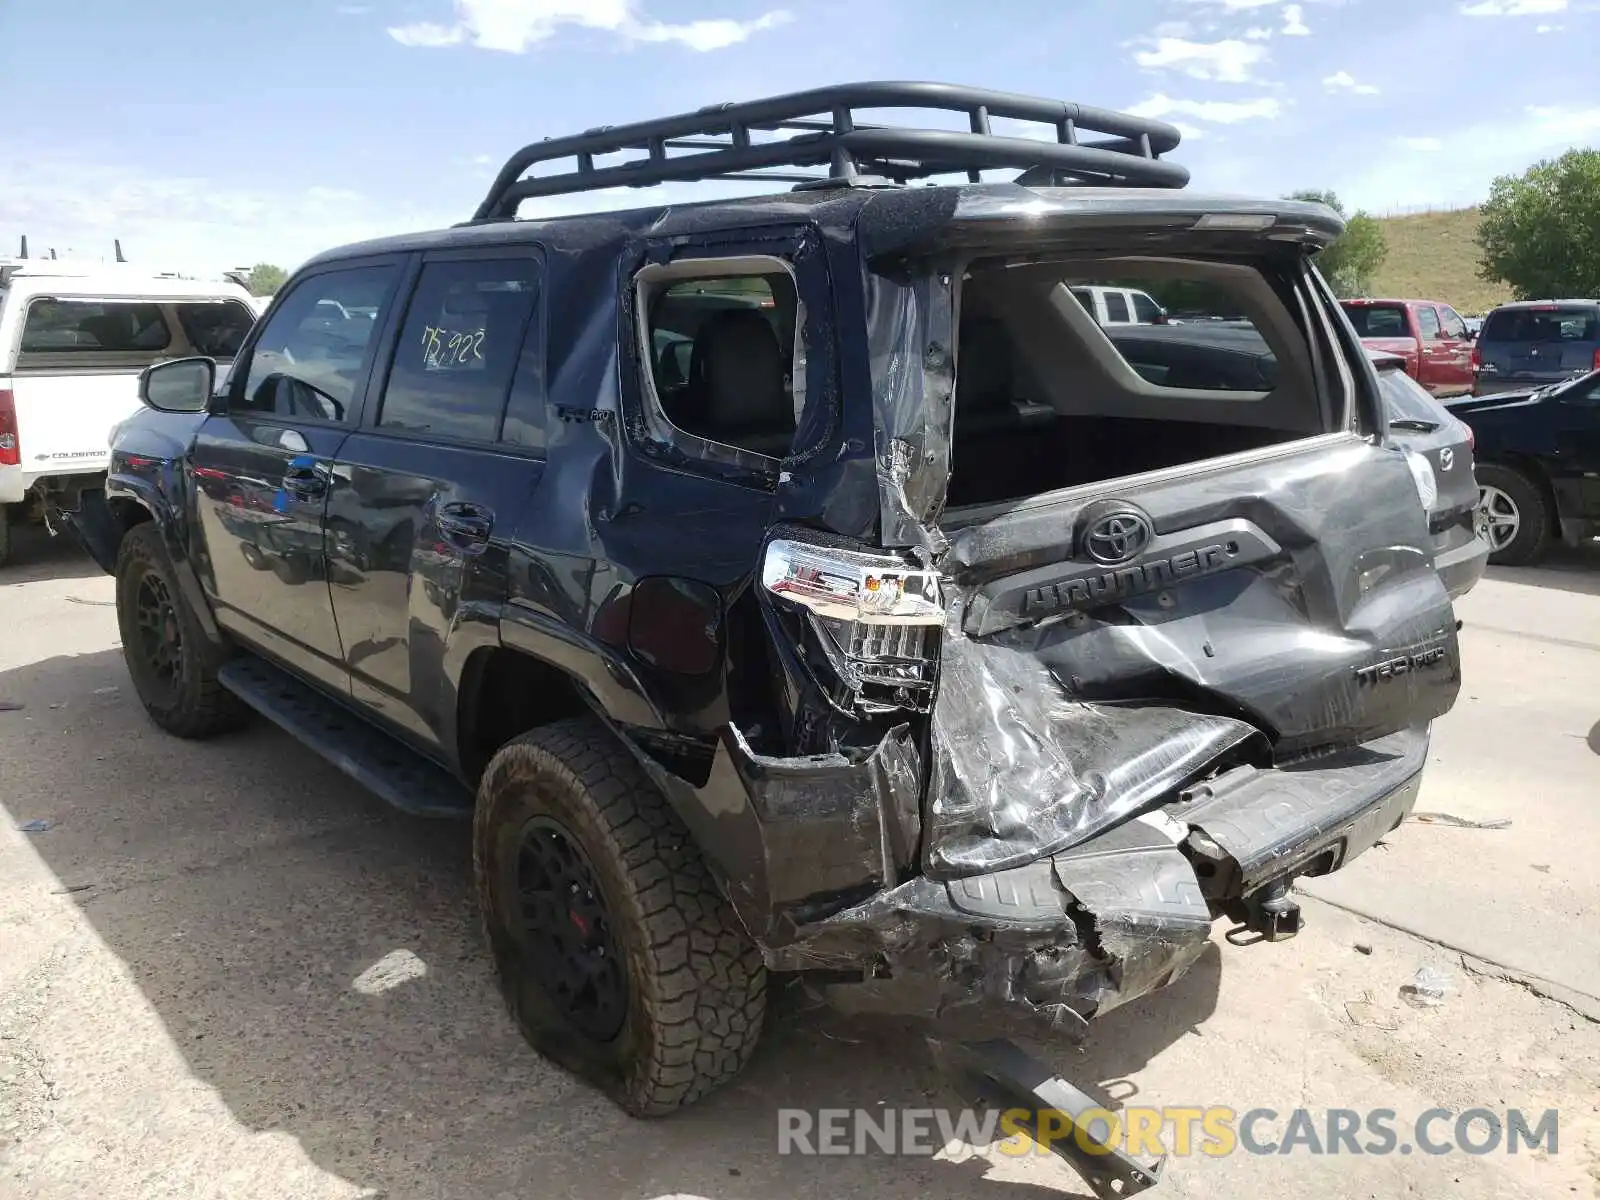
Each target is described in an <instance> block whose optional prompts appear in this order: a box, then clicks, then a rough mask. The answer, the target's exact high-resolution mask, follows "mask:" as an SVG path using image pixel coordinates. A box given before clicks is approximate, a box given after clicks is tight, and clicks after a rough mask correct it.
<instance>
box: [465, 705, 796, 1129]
mask: <svg viewBox="0 0 1600 1200" xmlns="http://www.w3.org/2000/svg"><path fill="white" fill-rule="evenodd" d="M473 863H474V870H475V875H476V882H477V894H478V903H479V907H480V910H481V913H482V917H483V923H484V931H485V933H486V934H487V936H488V941H489V947H490V950H491V952H492V953H493V955H494V959H495V967H496V969H497V971H498V973H499V977H500V988H501V991H502V993H503V994H504V996H505V1000H506V1005H507V1007H508V1008H509V1009H510V1010H511V1015H512V1016H513V1017H514V1018H515V1019H516V1021H517V1024H518V1025H519V1026H520V1028H521V1030H522V1033H523V1036H524V1037H526V1038H527V1040H528V1042H529V1043H530V1044H531V1045H532V1046H533V1047H534V1049H536V1050H537V1051H539V1053H541V1054H543V1055H544V1056H545V1057H546V1058H549V1059H551V1060H552V1061H554V1062H556V1063H558V1064H560V1065H561V1066H563V1067H565V1068H567V1069H568V1070H570V1071H572V1072H573V1073H574V1074H576V1075H578V1076H580V1077H582V1078H584V1079H587V1080H589V1081H590V1082H592V1083H594V1084H596V1085H597V1086H599V1087H600V1088H602V1089H603V1090H604V1091H605V1092H607V1093H608V1094H609V1095H610V1096H611V1098H612V1099H613V1100H615V1101H616V1103H617V1104H618V1105H619V1106H621V1107H622V1108H623V1109H624V1110H625V1111H626V1112H628V1113H631V1114H632V1115H634V1116H637V1117H652V1116H661V1115H664V1114H666V1113H670V1112H672V1111H674V1110H676V1109H679V1108H682V1107H684V1106H685V1105H688V1104H691V1103H693V1102H694V1101H696V1100H699V1099H700V1098H701V1097H703V1096H705V1095H706V1094H708V1093H709V1092H711V1091H712V1090H714V1089H715V1088H717V1087H719V1086H720V1085H722V1084H724V1083H726V1082H727V1081H728V1080H730V1079H732V1078H733V1077H734V1076H735V1075H737V1074H738V1073H739V1071H740V1070H741V1069H743V1067H744V1065H745V1063H746V1062H747V1061H748V1060H749V1058H750V1055H751V1053H752V1052H753V1051H754V1049H755V1046H756V1042H757V1041H758V1040H759V1038H760V1035H761V1022H762V1017H763V1015H764V1012H765V1007H766V972H765V970H764V968H763V966H762V962H761V955H760V953H759V951H758V950H757V949H756V947H755V945H754V944H753V943H752V942H751V941H750V938H749V936H748V935H747V934H746V933H745V931H744V929H743V928H742V927H741V926H740V924H739V920H738V918H737V917H736V916H735V915H734V912H733V910H732V908H731V907H730V906H729V904H728V902H727V900H726V899H724V898H723V896H722V894H721V893H720V892H719V891H718V890H717V887H716V884H715V883H714V882H713V880H712V878H711V875H710V873H709V872H708V871H707V870H706V866H705V863H704V861H703V860H702V859H701V857H700V853H699V850H698V849H697V848H696V846H695V844H694V842H693V841H692V840H691V839H690V837H689V834H688V831H687V830H686V829H684V827H683V825H682V824H681V823H680V822H679V820H678V817H677V814H676V813H674V812H673V811H672V809H671V807H670V806H669V805H668V804H667V802H666V799H665V798H664V797H663V796H662V795H661V793H660V792H659V791H658V790H657V789H656V787H655V786H654V784H653V783H652V782H651V781H650V779H649V777H648V776H647V775H646V774H645V773H644V771H643V769H642V768H641V767H640V766H639V764H638V763H637V762H635V761H634V759H633V757H632V756H631V755H630V754H629V753H628V752H627V750H626V749H625V748H624V747H622V746H621V745H619V744H618V743H617V740H616V738H615V737H614V736H612V735H611V734H610V733H609V731H607V730H606V729H604V728H603V727H601V726H600V725H598V724H597V723H595V722H593V721H585V720H575V721H562V722H558V723H557V724H554V725H548V726H545V727H544V728H542V729H536V730H534V731H533V732H531V733H527V734H524V735H522V736H521V737H519V738H516V739H515V740H513V741H511V742H509V743H508V744H507V745H505V746H503V747H501V749H500V750H499V751H498V752H497V753H496V754H495V756H494V758H493V759H492V760H491V761H490V763H489V766H488V769H487V770H486V771H485V772H484V775H483V781H482V783H481V784H480V785H479V787H478V803H477V811H476V813H475V814H474V819H473Z"/></svg>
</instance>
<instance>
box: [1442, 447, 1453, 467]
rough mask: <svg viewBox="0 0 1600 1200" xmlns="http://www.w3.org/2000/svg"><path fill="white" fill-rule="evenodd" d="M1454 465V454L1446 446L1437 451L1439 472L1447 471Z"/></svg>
mask: <svg viewBox="0 0 1600 1200" xmlns="http://www.w3.org/2000/svg"><path fill="white" fill-rule="evenodd" d="M1455 465H1456V452H1455V451H1454V450H1452V449H1450V447H1449V446H1446V447H1445V448H1444V449H1443V450H1441V451H1439V469H1440V470H1441V471H1448V470H1449V469H1450V468H1451V467H1453V466H1455Z"/></svg>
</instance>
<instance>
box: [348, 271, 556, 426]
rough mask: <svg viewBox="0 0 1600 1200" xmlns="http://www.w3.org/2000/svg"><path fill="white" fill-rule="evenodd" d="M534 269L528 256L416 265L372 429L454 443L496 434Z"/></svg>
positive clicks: (530, 301)
mask: <svg viewBox="0 0 1600 1200" xmlns="http://www.w3.org/2000/svg"><path fill="white" fill-rule="evenodd" d="M537 272H538V263H537V262H536V261H534V260H533V259H531V258H516V259H499V260H495V259H466V260H462V261H458V262H432V263H428V264H427V265H426V266H425V267H423V269H422V275H421V277H420V278H419V279H418V281H417V290H416V294H415V296H414V297H413V298H412V301H411V306H410V309H409V310H408V311H407V313H406V323H405V328H404V329H403V330H401V332H400V344H399V347H398V348H397V349H396V351H395V358H394V369H393V370H392V371H391V372H390V374H389V382H388V385H387V387H386V388H385V389H384V394H383V408H382V409H381V411H380V412H379V414H378V426H379V427H380V428H382V429H388V430H393V431H396V432H401V431H403V432H409V433H415V434H421V435H426V436H429V437H442V438H451V439H455V440H461V441H476V442H492V441H494V440H495V439H496V438H498V437H499V436H500V421H501V416H502V414H503V413H504V411H505V407H506V396H507V394H508V393H509V391H510V388H511V380H512V376H513V375H515V373H516V370H517V364H518V362H519V361H520V360H521V357H522V349H523V342H524V338H525V335H526V333H527V329H528V322H529V319H530V318H531V316H532V315H533V310H534V294H535V290H536V288H537V284H538V280H537Z"/></svg>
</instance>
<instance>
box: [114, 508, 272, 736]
mask: <svg viewBox="0 0 1600 1200" xmlns="http://www.w3.org/2000/svg"><path fill="white" fill-rule="evenodd" d="M140 563H143V564H151V565H153V566H155V568H156V569H157V571H159V572H160V573H161V575H162V576H163V578H164V579H165V581H166V584H167V588H168V590H169V591H170V593H171V595H172V597H173V600H174V601H175V602H176V605H177V610H178V619H179V620H180V621H181V622H182V624H183V646H184V654H185V655H186V656H187V655H192V656H193V658H192V660H191V661H190V662H189V663H188V665H187V670H186V674H187V676H188V678H187V679H186V681H185V687H184V691H183V694H182V695H181V696H180V697H179V699H178V703H177V705H175V706H174V707H172V708H170V709H168V708H158V707H156V706H153V705H151V704H150V703H149V702H148V701H145V700H144V697H143V695H141V696H140V700H141V702H143V703H144V706H145V711H146V712H147V713H149V714H150V719H151V720H153V721H154V722H155V723H156V724H157V725H159V726H160V727H161V728H162V729H164V730H166V731H167V732H168V733H170V734H172V735H174V736H175V737H181V738H189V739H193V740H200V739H204V738H210V737H216V736H217V735H218V734H223V733H231V732H233V731H234V730H236V729H239V728H241V727H242V726H243V725H245V724H246V723H247V722H248V721H249V719H250V710H249V709H248V708H247V707H246V706H245V704H244V702H243V701H242V700H240V699H239V698H238V697H237V696H235V695H234V694H233V693H232V692H230V691H228V689H227V688H225V687H223V686H222V684H220V683H218V682H217V672H218V670H219V669H221V667H222V665H223V663H224V662H226V661H227V655H226V654H225V653H223V652H221V651H219V650H218V649H217V648H216V647H215V646H214V645H212V643H211V642H210V641H209V640H208V639H207V638H206V636H205V634H204V632H203V631H202V630H201V629H200V623H199V622H198V621H197V620H196V619H195V616H194V613H192V612H191V611H190V610H189V605H188V603H187V601H185V599H184V597H183V592H182V590H181V589H180V588H179V587H178V580H177V573H176V572H175V571H174V570H173V567H172V558H171V556H170V555H169V554H168V553H167V547H166V545H165V543H164V542H163V541H162V538H161V531H160V529H159V528H157V526H156V525H155V524H154V523H153V522H148V521H147V522H145V523H143V524H140V525H135V526H134V527H133V528H132V529H130V530H129V531H128V532H127V533H126V534H125V535H124V536H123V538H122V542H121V544H120V545H119V546H118V547H117V575H116V579H117V628H118V631H119V632H120V633H121V635H122V645H123V654H124V656H127V655H128V654H130V653H131V651H130V650H129V648H128V647H129V639H130V637H131V635H132V634H133V630H132V629H131V628H129V620H130V616H131V614H128V613H125V612H124V606H123V597H122V589H123V579H124V578H125V576H126V574H127V572H128V571H129V570H131V569H132V568H133V567H134V566H135V565H136V564H140ZM129 674H130V675H133V669H132V664H131V663H130V664H129ZM134 690H135V692H137V691H138V677H137V676H136V675H135V676H134Z"/></svg>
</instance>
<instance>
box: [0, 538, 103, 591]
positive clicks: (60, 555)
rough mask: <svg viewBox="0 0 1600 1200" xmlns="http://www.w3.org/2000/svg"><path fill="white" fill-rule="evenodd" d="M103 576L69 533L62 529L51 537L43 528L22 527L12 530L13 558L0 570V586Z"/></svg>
mask: <svg viewBox="0 0 1600 1200" xmlns="http://www.w3.org/2000/svg"><path fill="white" fill-rule="evenodd" d="M104 574H105V572H104V571H102V570H101V569H100V568H99V566H97V565H96V563H95V561H94V559H92V558H90V557H89V556H88V554H87V553H85V552H84V549H83V546H82V545H80V544H79V542H78V539H77V537H76V536H75V535H74V534H73V533H72V532H71V531H70V530H66V529H63V530H62V531H61V532H60V533H58V534H56V535H54V536H53V537H52V536H51V534H50V531H49V530H48V529H46V528H45V527H44V526H42V525H23V526H20V527H17V528H14V529H12V531H11V558H10V561H9V562H8V563H7V564H6V565H5V566H3V567H0V587H4V586H5V585H6V584H8V583H38V582H40V581H42V580H45V579H88V578H91V577H93V576H98V575H104Z"/></svg>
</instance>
